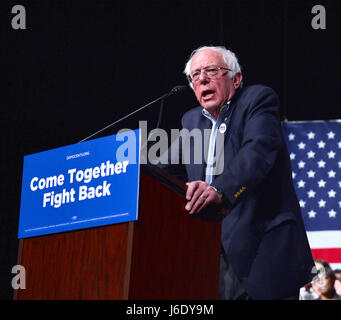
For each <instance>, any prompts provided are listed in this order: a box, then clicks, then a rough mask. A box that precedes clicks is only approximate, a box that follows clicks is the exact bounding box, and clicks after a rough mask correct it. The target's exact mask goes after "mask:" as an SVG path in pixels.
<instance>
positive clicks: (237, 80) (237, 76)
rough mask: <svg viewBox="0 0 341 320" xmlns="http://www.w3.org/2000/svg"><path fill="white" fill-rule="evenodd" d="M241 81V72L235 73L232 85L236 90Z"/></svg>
mask: <svg viewBox="0 0 341 320" xmlns="http://www.w3.org/2000/svg"><path fill="white" fill-rule="evenodd" d="M242 81H243V75H242V73H241V72H237V73H236V74H235V76H234V78H233V85H234V87H235V88H236V89H238V88H239V86H240V84H241V83H242Z"/></svg>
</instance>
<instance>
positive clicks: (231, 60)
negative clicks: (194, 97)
mask: <svg viewBox="0 0 341 320" xmlns="http://www.w3.org/2000/svg"><path fill="white" fill-rule="evenodd" d="M207 49H209V50H213V51H216V52H219V53H220V54H221V57H222V58H223V61H224V62H225V64H226V67H227V68H229V69H231V70H232V71H229V73H228V74H229V77H230V79H233V78H234V77H235V75H236V74H237V73H240V72H241V67H240V65H239V62H238V58H237V56H236V55H235V54H234V53H233V52H232V51H231V50H228V49H226V48H225V47H222V46H219V47H214V46H203V47H200V48H198V49H195V50H194V51H193V52H192V53H191V55H190V57H189V59H188V61H187V62H186V66H185V70H184V74H185V75H186V77H189V75H190V72H191V63H192V59H193V57H194V55H195V54H196V53H198V52H200V51H202V50H207ZM190 87H191V88H192V89H193V85H192V83H191V82H190Z"/></svg>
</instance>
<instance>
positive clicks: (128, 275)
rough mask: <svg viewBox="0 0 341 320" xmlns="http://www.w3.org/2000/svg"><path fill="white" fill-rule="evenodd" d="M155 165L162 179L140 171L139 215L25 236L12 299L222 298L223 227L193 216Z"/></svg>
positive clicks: (179, 185) (179, 186) (20, 245)
mask: <svg viewBox="0 0 341 320" xmlns="http://www.w3.org/2000/svg"><path fill="white" fill-rule="evenodd" d="M157 170H158V173H159V174H160V173H161V175H162V176H163V178H162V180H163V182H164V183H161V182H160V181H159V179H158V178H155V177H152V176H149V175H147V174H145V173H143V172H141V179H140V199H139V217H138V220H137V221H134V222H128V223H120V224H115V225H109V226H102V227H96V228H89V229H84V230H77V231H70V232H64V233H58V234H51V235H46V236H40V237H33V238H26V239H21V240H20V243H19V253H18V264H20V265H23V266H24V267H25V269H26V289H19V290H17V291H15V294H14V298H15V299H77V300H78V299H115V300H122V299H158V300H163V299H217V298H218V275H219V252H220V226H221V225H220V223H218V222H213V221H206V220H201V219H198V218H193V217H191V216H189V214H188V213H187V212H186V211H185V209H184V206H185V203H186V201H185V199H184V198H183V196H181V195H179V194H178V193H176V192H175V191H174V190H173V189H172V188H170V187H169V186H167V185H165V182H166V184H167V181H170V180H173V181H175V180H174V178H172V177H170V176H168V175H167V174H166V173H164V172H162V170H160V169H157ZM168 179H169V180H168ZM175 183H176V184H177V186H178V189H181V188H182V189H183V188H184V185H182V184H181V183H180V182H177V181H175Z"/></svg>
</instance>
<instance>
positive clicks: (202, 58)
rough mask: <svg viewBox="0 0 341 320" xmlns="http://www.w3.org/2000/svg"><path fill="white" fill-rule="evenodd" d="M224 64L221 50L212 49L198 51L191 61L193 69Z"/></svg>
mask: <svg viewBox="0 0 341 320" xmlns="http://www.w3.org/2000/svg"><path fill="white" fill-rule="evenodd" d="M221 64H224V60H223V57H222V55H221V53H220V52H217V51H215V50H211V49H204V50H201V51H199V52H197V53H196V54H195V55H194V56H193V58H192V61H191V70H196V69H201V68H204V67H207V66H211V65H218V66H219V65H221Z"/></svg>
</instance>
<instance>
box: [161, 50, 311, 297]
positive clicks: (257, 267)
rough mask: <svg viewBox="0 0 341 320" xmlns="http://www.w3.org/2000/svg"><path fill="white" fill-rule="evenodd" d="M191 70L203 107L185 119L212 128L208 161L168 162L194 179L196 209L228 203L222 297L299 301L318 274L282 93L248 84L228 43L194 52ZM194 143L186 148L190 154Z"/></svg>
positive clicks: (191, 207) (191, 197)
mask: <svg viewBox="0 0 341 320" xmlns="http://www.w3.org/2000/svg"><path fill="white" fill-rule="evenodd" d="M185 74H186V76H187V79H188V81H189V84H190V86H191V88H192V89H193V90H194V93H195V96H196V98H197V100H198V102H199V103H200V106H199V107H197V108H194V109H191V110H190V111H188V112H187V113H185V115H184V116H183V118H182V125H183V128H186V129H188V130H193V129H195V128H199V129H200V130H202V131H203V130H205V129H211V133H210V140H209V147H208V150H207V153H208V154H207V157H206V159H207V162H206V163H203V164H201V165H198V164H193V163H189V164H185V165H184V166H182V167H181V165H172V164H168V165H163V166H162V167H163V168H164V169H166V170H168V171H169V172H170V173H172V174H175V175H176V176H178V177H181V178H182V179H183V180H184V181H186V182H187V186H188V189H187V193H186V199H187V200H188V202H187V204H186V207H185V208H186V210H188V212H189V214H198V213H199V214H200V212H202V211H203V209H204V208H206V209H207V208H210V206H211V207H212V205H215V206H213V207H215V208H217V205H221V206H223V207H224V208H225V209H226V210H225V213H226V212H227V214H225V215H223V216H222V235H221V245H222V246H221V256H220V282H219V297H220V299H298V296H299V290H300V287H302V286H303V285H305V284H306V283H308V282H310V281H311V279H312V278H313V276H314V274H313V273H312V270H313V267H314V261H313V258H312V256H311V252H310V248H309V244H308V241H307V237H306V233H305V229H304V225H303V221H302V217H301V212H300V207H299V203H298V200H297V197H296V194H295V191H294V187H293V183H292V178H291V169H290V160H289V156H288V152H287V148H286V145H285V141H284V138H283V134H282V130H281V124H280V118H279V101H278V97H277V95H276V94H275V92H274V91H273V90H272V89H271V88H268V87H265V86H262V85H253V86H249V87H246V88H241V84H242V80H243V76H242V73H241V69H240V66H239V63H238V60H237V58H236V56H235V54H234V53H233V52H231V51H230V50H227V49H226V48H224V47H201V48H199V49H197V50H195V51H194V52H193V53H192V55H191V57H190V59H189V61H188V62H187V64H186V68H185ZM218 136H223V138H224V144H223V147H222V149H223V150H215V146H216V143H215V142H216V139H217V138H218ZM193 148H194V146H193V145H192V144H190V145H189V147H188V148H186V149H187V150H188V152H190V153H191V152H194V151H193ZM219 152H220V153H221V152H222V154H223V159H224V161H223V168H222V170H221V172H219V173H217V172H215V171H214V170H213V167H214V161H215V155H216V154H217V153H219ZM215 214H216V212H215ZM221 214H222V213H221ZM212 216H213V212H212Z"/></svg>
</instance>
